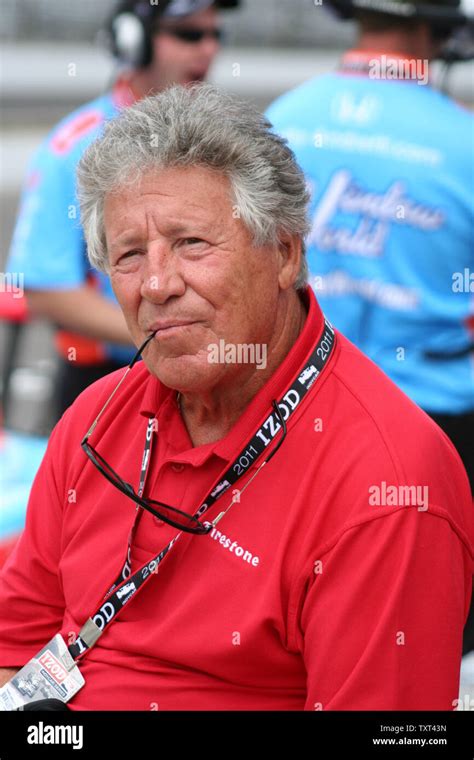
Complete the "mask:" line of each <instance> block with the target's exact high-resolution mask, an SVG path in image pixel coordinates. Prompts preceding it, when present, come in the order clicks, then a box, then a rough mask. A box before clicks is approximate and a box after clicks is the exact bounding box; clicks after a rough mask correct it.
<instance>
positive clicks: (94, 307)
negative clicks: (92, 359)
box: [27, 285, 133, 345]
mask: <svg viewBox="0 0 474 760" xmlns="http://www.w3.org/2000/svg"><path fill="white" fill-rule="evenodd" d="M27 298H28V306H29V308H30V309H31V311H32V312H33V313H35V314H38V315H40V316H42V317H47V318H48V319H50V320H51V321H52V322H54V323H55V324H57V325H58V326H59V327H61V328H63V329H66V330H70V331H72V332H76V333H80V334H81V335H85V336H87V337H89V338H95V339H97V340H103V341H108V342H111V343H121V344H124V345H133V341H132V339H131V337H130V333H129V331H128V328H127V325H126V322H125V318H124V316H123V314H122V311H121V309H120V308H119V306H117V305H116V304H114V303H113V302H112V301H110V300H109V299H107V298H105V297H104V296H103V295H102V294H101V293H99V292H98V291H97V290H95V289H94V288H93V287H90V286H88V285H84V287H78V288H73V289H71V290H69V289H68V290H27Z"/></svg>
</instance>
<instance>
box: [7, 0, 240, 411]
mask: <svg viewBox="0 0 474 760" xmlns="http://www.w3.org/2000/svg"><path fill="white" fill-rule="evenodd" d="M238 4H239V0H160V3H158V4H151V3H150V2H148V0H121V1H120V2H119V3H118V4H117V6H116V7H115V9H114V12H113V15H112V17H111V18H110V20H109V22H108V25H107V36H108V39H109V42H110V47H111V50H112V52H113V54H114V56H115V58H116V59H117V61H118V62H119V64H120V73H119V75H118V76H117V79H116V81H115V83H114V85H113V87H112V89H111V91H110V92H107V93H105V94H104V95H102V96H101V97H98V98H97V99H96V100H94V101H92V102H90V103H87V104H86V105H84V106H82V107H81V108H79V109H78V110H76V111H74V113H72V114H70V115H69V116H67V117H66V118H65V119H63V120H62V121H61V122H60V123H59V124H58V125H57V126H56V127H55V128H54V129H53V131H52V132H51V134H50V135H49V136H48V137H47V138H46V140H45V141H44V142H43V144H42V145H41V147H40V148H39V150H38V151H37V153H36V154H35V155H34V157H33V160H32V162H31V164H30V167H29V171H28V175H27V178H26V182H25V186H24V189H23V193H22V198H21V203H20V210H19V215H18V219H17V222H16V226H15V230H14V235H13V239H12V244H11V249H10V254H9V258H8V261H7V270H8V271H10V272H21V273H23V276H24V283H25V292H26V296H27V302H28V307H29V309H30V310H31V311H32V312H33V313H36V314H39V315H42V316H44V317H46V318H47V319H49V320H51V321H52V322H53V323H54V324H55V325H56V327H57V328H58V329H57V332H56V335H55V344H56V348H57V350H58V352H59V355H60V357H61V361H60V373H59V378H58V390H57V398H56V401H57V414H58V415H59V416H60V415H61V414H62V413H63V411H64V410H65V409H66V408H67V407H68V406H69V405H70V404H71V403H72V402H73V401H74V399H75V398H76V396H77V395H78V394H79V393H80V392H81V391H82V390H83V389H84V388H85V387H86V386H87V385H89V384H90V383H92V382H94V381H95V380H97V379H98V378H99V377H101V376H102V375H104V374H107V373H108V372H111V371H113V370H114V369H117V368H118V367H121V366H123V365H124V364H127V363H128V362H129V361H130V360H131V358H132V356H133V354H134V353H135V350H136V349H135V347H134V345H133V343H132V340H131V337H130V335H129V332H128V329H127V327H126V324H125V320H124V318H123V315H122V312H121V310H120V309H119V307H118V305H117V303H116V300H115V296H114V294H113V292H112V289H111V286H110V282H109V278H108V277H106V276H105V275H104V274H102V273H100V272H98V271H95V270H92V269H91V268H90V265H89V264H88V261H87V256H86V247H85V241H84V237H83V233H82V229H81V225H80V219H79V214H78V209H79V205H78V202H77V199H76V191H75V183H76V178H75V175H76V167H77V164H78V162H79V159H80V158H81V156H82V154H83V153H84V151H85V149H86V148H87V147H88V145H89V144H90V143H91V142H93V141H94V140H95V139H96V138H97V137H98V135H99V134H100V131H101V129H102V126H103V124H104V122H106V121H107V120H108V119H112V118H114V116H116V115H117V113H118V112H119V111H120V109H121V108H124V107H127V106H128V105H131V104H132V103H133V102H135V101H136V100H138V99H140V98H142V97H144V96H146V95H149V94H152V93H155V92H158V91H160V90H162V89H164V88H165V87H167V86H168V85H170V84H172V83H177V84H186V83H190V82H193V81H200V80H203V79H205V77H206V75H207V72H208V69H209V67H210V65H211V63H212V61H213V60H214V58H215V56H216V54H217V52H218V50H219V47H220V44H219V38H220V25H219V18H218V13H217V11H218V9H220V8H231V7H236V6H238Z"/></svg>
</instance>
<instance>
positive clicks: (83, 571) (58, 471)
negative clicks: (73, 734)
mask: <svg viewBox="0 0 474 760" xmlns="http://www.w3.org/2000/svg"><path fill="white" fill-rule="evenodd" d="M306 298H307V300H308V301H309V313H308V317H307V320H306V324H305V326H304V329H303V331H302V333H301V335H300V336H299V338H298V340H297V342H296V344H295V345H294V346H293V348H292V349H291V351H290V352H289V354H288V355H287V357H286V358H285V360H284V361H283V363H282V364H281V366H280V367H279V369H278V370H277V371H276V372H275V373H274V374H273V375H272V377H271V378H270V380H269V381H268V382H267V384H266V385H265V386H264V387H263V388H262V389H261V391H260V392H259V393H258V394H257V396H256V397H255V398H254V399H253V400H252V402H251V403H250V404H249V406H248V408H247V410H246V412H245V413H244V414H243V415H242V417H241V418H240V420H239V422H238V423H237V424H236V425H235V427H234V428H233V429H232V430H231V431H230V433H229V434H228V435H227V436H226V437H225V438H223V439H222V440H220V441H218V442H217V443H213V444H208V445H204V446H198V447H196V448H193V447H192V444H191V441H190V438H189V436H188V434H187V431H186V428H185V426H184V424H183V421H182V419H181V417H180V414H179V410H178V407H177V404H176V393H175V392H174V391H171V390H170V389H168V388H166V387H164V386H163V385H161V384H160V383H159V382H158V380H157V379H156V378H155V377H153V376H152V375H150V373H149V372H148V370H147V368H146V367H145V365H144V364H143V363H142V362H140V363H139V364H138V365H136V366H135V367H134V369H133V370H132V372H131V373H130V375H129V377H128V378H127V380H126V381H125V383H124V384H123V385H122V386H121V388H120V390H119V392H118V393H117V394H116V396H115V397H114V399H113V401H112V403H111V405H110V407H109V408H108V410H107V411H106V413H105V414H104V417H103V418H101V420H100V422H99V425H98V426H97V428H96V430H95V432H94V434H93V436H92V437H91V443H93V445H94V446H95V447H96V449H97V450H98V451H99V452H100V453H101V454H102V455H103V456H104V457H105V458H106V459H107V460H108V461H109V462H110V464H111V465H112V466H113V467H114V468H115V469H116V470H117V471H118V472H119V473H120V474H121V475H122V476H123V477H124V478H125V480H127V481H129V482H131V483H133V484H134V485H135V486H137V484H138V477H139V470H140V464H141V457H142V451H143V443H144V437H145V429H146V425H147V417H148V416H149V415H150V414H153V413H156V415H157V418H158V424H159V433H158V437H157V440H156V441H155V445H154V447H153V450H152V456H151V463H150V474H149V479H148V481H147V487H146V490H145V494H146V495H148V496H150V497H154V498H157V499H160V500H162V501H164V502H167V503H170V504H173V505H175V506H177V507H179V508H180V509H182V510H185V511H189V512H191V511H193V512H194V511H195V510H196V509H197V508H198V506H199V505H200V504H201V503H202V499H203V497H204V496H205V495H206V493H207V491H208V489H209V488H210V487H212V485H213V484H214V483H216V482H217V479H218V477H219V475H220V474H221V473H223V472H224V471H225V469H226V468H227V467H228V466H229V464H230V463H231V461H232V460H233V458H234V457H235V455H236V454H237V453H238V451H239V450H240V448H241V447H242V445H243V444H244V443H246V441H247V440H248V439H250V437H251V435H252V434H253V433H254V432H255V431H256V430H257V428H258V427H259V425H260V424H261V423H262V422H263V420H264V419H265V418H266V417H267V416H268V414H269V413H270V412H271V401H272V399H274V398H280V397H281V396H282V395H283V393H284V392H285V390H286V389H287V387H288V386H289V385H290V383H291V381H292V380H293V379H294V377H295V376H296V375H297V374H298V370H299V369H300V367H301V365H302V364H303V361H304V359H305V358H306V357H307V356H308V355H309V354H310V352H311V349H312V347H313V345H314V343H315V340H316V338H317V337H318V336H319V335H320V334H321V331H322V325H323V322H322V315H321V311H320V309H319V307H318V305H317V302H316V300H315V297H314V294H313V293H312V291H309V290H308V292H307V294H306ZM121 372H122V370H120V371H119V372H114V373H112V374H111V375H108V376H106V377H104V378H103V379H101V380H99V381H98V382H96V383H94V385H92V386H91V387H89V388H88V389H87V390H86V391H84V392H83V393H82V394H81V396H79V398H78V399H77V401H76V402H75V403H74V404H73V406H72V407H71V408H70V409H69V410H68V411H67V412H66V413H65V414H64V416H63V417H62V419H61V421H60V422H59V423H58V424H57V426H56V428H55V429H54V431H53V433H52V435H51V439H50V442H49V446H48V450H47V452H46V455H45V457H44V460H43V463H42V465H41V468H40V470H39V472H38V474H37V476H36V479H35V482H34V485H33V488H32V492H31V497H30V501H29V505H28V514H27V520H26V528H25V531H24V534H23V536H22V538H21V540H20V542H19V543H18V545H17V548H16V549H15V551H14V552H13V554H12V555H11V557H10V559H9V561H8V562H7V564H6V566H5V568H4V570H3V573H2V576H1V581H0V599H1V601H2V605H1V613H0V665H1V666H15V665H17V666H19V665H22V664H23V663H25V662H26V661H27V660H28V659H29V658H30V657H31V656H32V655H33V654H35V653H36V652H37V651H38V650H39V649H40V648H41V647H42V646H43V645H44V644H45V643H46V641H47V640H49V638H51V637H52V636H53V635H54V634H55V633H56V632H57V631H58V630H60V631H61V632H62V634H63V636H64V637H65V639H66V640H68V639H69V641H71V640H72V637H73V636H74V635H75V634H76V633H77V632H78V631H79V629H80V628H81V626H82V624H83V623H84V621H85V620H86V619H87V618H88V617H89V616H90V615H91V614H92V613H93V612H95V609H96V606H97V605H98V603H100V601H101V599H102V598H103V595H104V594H105V592H106V591H107V589H108V588H109V586H110V584H111V583H112V582H113V581H114V580H115V578H116V575H117V573H118V572H119V570H120V568H121V566H122V564H123V560H124V555H125V551H126V546H127V538H128V533H129V530H130V526H131V523H132V521H133V517H134V513H135V507H134V504H133V503H132V502H131V501H130V500H128V499H127V498H126V497H125V496H122V495H121V494H120V493H119V492H117V491H116V490H115V489H114V488H113V487H112V486H111V485H109V483H108V482H107V481H106V480H105V479H104V478H103V477H102V476H101V475H100V474H99V473H98V472H97V471H96V469H95V468H94V467H93V465H92V464H90V463H89V461H88V460H87V458H86V456H85V454H84V453H83V452H82V450H81V448H80V440H81V438H82V437H83V435H84V433H85V431H86V429H87V427H88V426H89V424H90V422H91V420H92V419H93V418H94V417H95V416H96V414H97V412H98V411H99V409H100V408H101V406H102V405H103V403H104V400H105V399H106V398H107V396H108V395H109V394H110V392H111V390H112V388H113V387H114V385H115V384H116V383H117V381H118V378H119V377H120V373H121ZM248 476H249V475H247V477H248ZM384 484H385V485H384ZM238 485H240V484H238ZM408 487H414V488H415V492H416V493H417V494H418V497H419V498H417V499H416V503H415V498H414V497H413V499H412V502H411V506H410V505H405V504H404V503H403V498H402V497H401V496H400V494H402V493H404V491H403V489H406V488H408ZM377 489H378V491H377ZM390 489H392V490H390ZM393 489H395V490H393ZM397 489H398V490H397ZM416 489H418V490H416ZM426 489H427V490H426ZM415 492H413V493H415ZM394 493H395V494H396V496H394ZM377 494H378V496H377ZM397 499H398V501H397ZM227 501H228V500H227V499H226V496H223V497H222V499H221V500H219V502H218V503H217V504H215V505H214V506H213V507H212V509H211V510H210V512H209V514H208V515H206V517H207V516H208V517H209V519H212V518H213V517H214V516H216V515H217V514H218V513H219V512H220V511H221V509H222V508H223V506H225V505H226V504H227ZM175 533H176V531H175V529H174V528H172V527H170V526H167V525H160V524H157V522H156V520H155V519H154V518H153V517H152V516H151V515H150V514H149V513H147V512H145V513H144V514H143V517H142V520H141V522H140V524H139V528H138V530H137V533H136V537H135V540H134V543H133V547H132V564H133V569H136V568H137V567H138V565H139V564H141V563H142V562H144V561H145V560H146V559H149V558H151V557H152V556H153V555H154V554H155V553H156V552H158V551H159V550H160V548H162V547H163V546H165V545H166V544H167V543H168V542H169V541H170V539H171V538H172V537H173V536H174V535H175ZM472 571H473V515H472V504H471V499H470V491H469V486H468V482H467V478H466V475H465V473H464V470H463V468H462V465H461V463H460V461H459V459H458V456H457V454H456V452H455V450H454V448H453V447H452V445H451V444H450V442H449V441H448V439H447V438H446V436H444V434H443V433H442V432H441V431H440V430H439V429H438V428H437V427H436V425H435V424H434V423H433V422H432V421H431V420H430V419H429V418H428V417H427V416H425V414H424V413H423V412H422V411H420V410H419V409H418V408H417V407H416V406H415V405H414V404H413V403H412V402H411V401H410V400H409V399H408V398H407V397H406V396H405V395H403V393H401V392H400V391H399V390H398V389H397V388H396V387H395V385H393V384H392V383H391V382H390V381H389V380H388V379H387V377H386V376H385V375H383V374H382V373H381V372H380V371H379V370H378V369H377V367H376V366H375V365H374V364H372V362H370V361H369V360H368V359H367V358H365V357H364V356H363V354H362V353H360V351H358V350H357V349H356V348H355V347H354V346H353V345H352V344H350V343H349V342H348V341H347V340H345V339H344V338H343V337H342V336H341V335H340V334H337V341H336V348H335V350H334V352H333V355H332V357H331V359H330V361H329V363H328V364H327V365H326V367H325V369H324V371H323V373H322V374H321V376H320V378H319V379H318V381H317V382H316V383H315V384H314V385H313V386H312V389H311V391H310V392H309V393H308V394H307V396H306V397H305V398H304V400H303V401H302V403H301V405H300V407H299V408H298V410H297V411H296V412H295V413H294V415H292V416H291V417H290V419H289V422H288V434H287V438H286V440H285V442H284V443H283V445H282V447H281V448H280V450H279V451H278V453H277V454H276V455H275V456H274V457H273V459H272V460H271V461H270V463H269V464H268V465H267V466H266V467H265V468H264V469H263V470H262V472H261V473H260V474H259V475H258V476H257V477H256V478H255V480H254V481H253V482H252V483H251V485H250V486H249V487H248V488H247V490H246V491H245V493H244V494H242V497H241V501H240V503H236V504H234V506H233V507H232V509H231V510H230V511H229V512H228V513H227V515H226V516H225V517H224V518H223V519H222V520H221V521H220V523H219V524H218V530H217V529H216V530H215V531H214V534H209V535H207V536H193V535H190V534H183V535H182V536H181V538H180V539H179V541H178V542H177V543H176V544H175V545H174V546H173V548H172V550H171V551H170V553H169V554H168V555H167V557H166V558H165V559H164V561H163V564H162V565H161V566H160V568H159V571H158V573H157V575H156V577H155V578H153V579H152V580H151V581H150V583H149V584H148V585H146V586H145V587H144V588H143V589H142V590H141V591H140V592H139V593H137V594H136V596H135V597H134V598H133V599H132V601H131V602H130V604H129V605H127V606H126V607H125V608H124V609H123V611H122V612H121V614H120V615H119V617H118V618H117V619H116V620H115V621H114V622H113V623H112V624H111V626H110V628H108V629H107V630H106V632H105V633H104V634H103V636H102V637H101V638H100V639H99V640H98V642H97V644H96V645H95V646H94V647H93V648H92V650H91V651H89V652H88V653H87V654H86V655H85V657H84V659H83V660H82V661H81V665H80V667H81V671H82V673H83V675H84V677H85V680H86V684H85V686H84V687H83V688H82V690H81V691H79V692H78V694H77V695H76V696H75V697H74V699H73V700H72V701H71V703H70V706H71V707H72V708H73V709H77V710H97V709H112V710H114V709H117V710H118V709H122V710H128V709H136V710H155V709H159V710H187V709H193V710H194V709H196V710H202V709H219V710H220V709H230V710H234V709H237V710H238V709H251V710H268V709H275V710H302V709H308V710H315V709H324V710H329V709H336V710H337V709H339V710H366V709H375V710H377V709H378V710H412V709H427V710H430V709H443V710H450V709H452V702H453V700H455V699H456V698H457V690H458V680H459V663H460V657H461V637H462V628H463V624H464V621H465V619H466V616H467V610H468V604H469V600H470V594H471V576H472Z"/></svg>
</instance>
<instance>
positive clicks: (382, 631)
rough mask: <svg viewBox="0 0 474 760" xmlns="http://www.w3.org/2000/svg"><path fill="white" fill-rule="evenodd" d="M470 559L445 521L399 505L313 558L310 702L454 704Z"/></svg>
mask: <svg viewBox="0 0 474 760" xmlns="http://www.w3.org/2000/svg"><path fill="white" fill-rule="evenodd" d="M471 576H472V557H471V555H470V553H469V551H468V549H467V547H466V546H465V544H464V543H463V542H462V541H461V539H460V538H459V536H458V535H457V533H456V532H455V530H453V527H452V525H451V524H450V522H449V521H448V520H447V519H444V518H443V517H440V516H438V515H436V514H432V513H429V512H421V511H418V510H417V509H415V508H411V507H402V508H401V509H400V508H399V509H397V510H396V511H394V512H393V513H392V514H391V515H386V516H384V517H380V518H378V519H373V520H371V521H370V522H366V523H364V524H362V525H360V526H357V527H354V528H352V529H350V530H347V531H346V532H345V533H344V534H343V535H342V537H341V538H340V539H339V540H338V541H337V543H336V545H335V546H334V547H333V548H332V549H331V550H330V551H328V552H327V554H325V555H323V556H320V557H316V556H315V557H314V566H313V569H312V572H311V576H309V575H308V577H307V582H306V588H305V592H304V593H303V595H302V603H301V607H300V614H299V617H298V633H297V640H298V641H299V646H300V648H301V651H302V655H303V659H304V663H305V667H306V672H307V699H306V704H305V709H306V710H452V709H453V700H455V699H456V698H457V696H458V688H459V666H460V660H461V649H462V630H463V626H464V623H465V620H466V616H467V611H468V607H469V600H470V594H471V580H470V579H471Z"/></svg>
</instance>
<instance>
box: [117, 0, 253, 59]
mask: <svg viewBox="0 0 474 760" xmlns="http://www.w3.org/2000/svg"><path fill="white" fill-rule="evenodd" d="M171 2H172V0H159V2H156V3H153V4H152V2H150V0H121V2H119V4H118V6H117V7H116V8H115V10H114V12H113V14H112V16H111V18H110V19H109V21H108V23H107V26H106V36H107V41H108V45H109V48H110V50H111V52H112V55H113V56H114V57H115V58H116V59H117V60H118V61H120V62H121V63H123V64H125V65H127V66H130V67H132V68H134V69H139V68H144V67H145V66H149V65H150V63H151V62H152V60H153V35H154V34H155V33H156V20H157V19H158V18H159V17H160V16H162V15H163V13H164V11H165V10H166V8H167V7H168V6H169V5H170V3H171ZM239 2H240V0H215V3H214V4H215V5H216V6H217V7H218V8H221V9H223V10H224V9H226V8H236V7H237V6H238V5H239Z"/></svg>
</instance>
